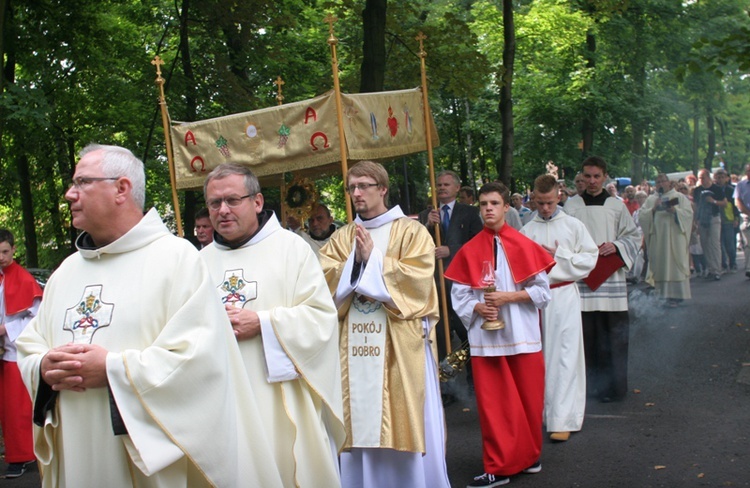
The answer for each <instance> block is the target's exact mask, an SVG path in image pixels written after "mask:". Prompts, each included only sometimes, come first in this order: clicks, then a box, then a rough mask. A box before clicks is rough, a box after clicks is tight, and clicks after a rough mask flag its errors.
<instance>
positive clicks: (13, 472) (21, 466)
mask: <svg viewBox="0 0 750 488" xmlns="http://www.w3.org/2000/svg"><path fill="white" fill-rule="evenodd" d="M31 463H33V461H27V462H25V463H10V464H8V469H7V470H6V471H5V478H6V479H12V478H20V477H21V476H23V474H24V473H25V472H26V465H28V464H31Z"/></svg>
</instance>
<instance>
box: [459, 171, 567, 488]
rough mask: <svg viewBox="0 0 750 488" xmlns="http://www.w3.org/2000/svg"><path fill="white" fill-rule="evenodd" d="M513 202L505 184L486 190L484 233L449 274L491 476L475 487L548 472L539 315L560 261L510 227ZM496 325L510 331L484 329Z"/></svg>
mask: <svg viewBox="0 0 750 488" xmlns="http://www.w3.org/2000/svg"><path fill="white" fill-rule="evenodd" d="M508 202H509V192H508V188H507V187H506V186H505V185H504V184H502V183H500V182H493V183H487V184H486V185H484V186H483V187H482V188H481V189H480V190H479V208H480V211H481V214H482V219H483V220H484V225H485V227H484V229H483V230H482V231H481V232H480V233H479V234H477V235H476V237H474V238H473V239H472V240H471V241H469V242H468V243H466V244H465V245H464V246H463V247H462V248H461V249H460V250H459V251H458V253H457V254H456V256H455V257H454V258H453V261H452V262H451V265H450V266H449V267H448V269H447V270H446V272H445V277H446V278H448V279H450V280H452V281H453V282H454V284H453V289H452V291H451V298H452V299H453V308H454V310H455V311H456V314H457V315H458V316H459V317H460V318H461V321H462V322H463V324H464V325H465V326H466V328H467V329H468V333H469V344H470V347H471V362H472V367H473V368H474V385H475V389H476V397H477V407H478V411H479V422H480V427H481V430H482V450H483V463H484V473H483V474H481V475H479V476H477V477H475V478H474V480H473V481H472V482H471V483H469V485H468V487H493V486H500V485H504V484H506V483H508V482H509V481H510V478H509V476H511V475H514V474H517V473H520V472H526V473H538V472H539V471H541V462H540V461H539V458H540V455H541V451H542V410H543V407H544V358H543V356H542V339H541V330H540V322H539V310H541V309H543V308H544V307H546V306H547V304H548V303H549V300H550V297H551V294H550V288H549V279H548V278H547V272H548V271H549V270H550V269H552V267H553V266H554V265H555V261H554V259H552V257H551V256H550V255H549V253H547V252H546V251H545V250H544V249H543V248H542V247H541V246H539V245H538V244H536V243H535V242H534V241H532V240H531V239H529V238H527V237H525V236H523V235H521V234H520V233H519V232H518V231H516V230H515V229H513V228H512V227H510V226H509V225H505V213H506V212H507V211H508V208H509V203H508ZM484 262H489V263H491V269H492V270H494V286H495V287H496V289H497V291H493V292H486V291H485V288H486V287H487V286H488V284H489V282H491V281H492V278H493V276H492V272H490V279H489V280H488V279H487V277H486V276H483V273H482V268H483V263H484ZM494 320H501V321H503V322H504V324H505V327H504V328H502V329H499V330H484V329H482V325H483V324H484V323H485V322H487V321H494Z"/></svg>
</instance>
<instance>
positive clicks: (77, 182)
mask: <svg viewBox="0 0 750 488" xmlns="http://www.w3.org/2000/svg"><path fill="white" fill-rule="evenodd" d="M120 178H122V176H112V177H91V176H79V177H78V178H73V179H72V180H70V183H68V189H70V188H75V189H76V190H80V189H81V188H83V187H84V186H89V185H90V184H91V183H94V182H95V181H115V180H119V179H120Z"/></svg>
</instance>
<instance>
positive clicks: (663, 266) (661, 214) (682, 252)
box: [639, 173, 693, 307]
mask: <svg viewBox="0 0 750 488" xmlns="http://www.w3.org/2000/svg"><path fill="white" fill-rule="evenodd" d="M656 188H657V193H655V194H653V195H651V196H650V197H648V199H647V200H646V203H645V204H644V205H643V207H642V208H641V211H640V213H639V222H640V224H641V228H642V229H643V237H644V239H645V241H646V250H647V251H648V274H647V275H646V281H648V282H649V283H650V284H651V285H652V286H653V287H654V289H655V291H656V293H657V294H658V295H659V296H660V297H662V298H664V299H665V300H666V301H667V305H668V306H670V307H675V306H677V305H678V304H679V303H680V302H682V300H685V299H689V298H690V256H689V251H688V244H689V243H690V232H691V231H692V225H693V206H692V204H691V203H690V200H688V198H687V197H686V196H685V195H683V194H682V193H679V192H677V191H676V190H674V189H673V188H672V184H671V182H670V181H669V178H668V177H667V175H666V174H664V173H660V174H659V175H657V177H656Z"/></svg>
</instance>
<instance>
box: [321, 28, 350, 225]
mask: <svg viewBox="0 0 750 488" xmlns="http://www.w3.org/2000/svg"><path fill="white" fill-rule="evenodd" d="M323 20H324V21H325V22H326V23H327V24H328V34H329V35H328V44H329V45H330V46H331V70H332V71H333V91H334V94H335V98H336V118H337V119H338V124H339V150H340V151H341V178H342V179H343V181H344V187H346V173H347V172H348V171H349V168H348V165H347V161H346V139H345V138H344V110H343V108H342V106H341V105H342V104H341V86H340V85H339V61H338V58H337V57H336V44H338V43H339V40H338V39H337V38H336V36H335V35H333V23H334V22H336V21H337V20H338V19H337V18H336V17H334V16H333V15H331V14H328V15H326V18H325V19H323ZM344 201H345V202H346V220H347V222H351V221H352V219H353V217H352V201H351V199H350V198H349V196H348V195H346V196H345V198H344Z"/></svg>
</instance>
